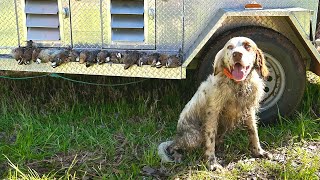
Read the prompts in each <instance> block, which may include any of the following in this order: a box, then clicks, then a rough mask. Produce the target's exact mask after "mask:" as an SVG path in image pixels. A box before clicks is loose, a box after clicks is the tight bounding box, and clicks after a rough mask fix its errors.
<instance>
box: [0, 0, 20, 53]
mask: <svg viewBox="0 0 320 180" xmlns="http://www.w3.org/2000/svg"><path fill="white" fill-rule="evenodd" d="M0 18H1V20H0V54H2V53H3V54H8V53H10V49H11V48H13V47H17V46H19V39H18V31H17V21H16V11H15V1H14V0H7V1H0Z"/></svg>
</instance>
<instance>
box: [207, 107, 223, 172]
mask: <svg viewBox="0 0 320 180" xmlns="http://www.w3.org/2000/svg"><path fill="white" fill-rule="evenodd" d="M218 117H219V112H217V111H212V109H210V108H208V110H207V111H206V122H205V124H204V126H205V127H204V128H205V129H204V130H205V132H204V133H205V134H204V137H205V146H206V150H205V160H206V161H207V166H208V168H209V170H211V171H213V170H216V169H218V168H219V169H220V168H221V166H220V165H219V164H218V162H217V159H216V156H215V140H216V136H217V129H218Z"/></svg>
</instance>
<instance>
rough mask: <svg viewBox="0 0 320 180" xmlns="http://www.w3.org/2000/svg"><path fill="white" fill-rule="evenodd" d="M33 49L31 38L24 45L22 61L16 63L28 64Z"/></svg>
mask: <svg viewBox="0 0 320 180" xmlns="http://www.w3.org/2000/svg"><path fill="white" fill-rule="evenodd" d="M34 49H35V46H34V43H33V41H32V40H29V41H27V46H26V47H25V49H24V51H23V55H22V62H20V63H19V62H18V64H23V63H24V64H30V61H31V59H32V53H33V50H34Z"/></svg>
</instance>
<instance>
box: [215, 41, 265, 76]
mask: <svg viewBox="0 0 320 180" xmlns="http://www.w3.org/2000/svg"><path fill="white" fill-rule="evenodd" d="M213 67H214V70H213V72H214V75H217V74H219V73H220V72H224V73H225V74H228V76H229V78H232V79H233V80H235V81H243V80H245V79H246V78H247V76H248V75H249V74H250V73H251V72H252V70H254V69H256V70H257V71H259V72H260V74H261V76H262V77H263V78H266V77H267V76H268V68H267V66H266V65H265V59H264V56H263V53H262V51H261V50H260V49H259V48H258V47H257V45H256V43H254V42H253V41H252V40H251V39H249V38H247V37H234V38H232V39H230V40H229V41H228V42H227V43H226V44H225V46H224V47H223V48H222V49H221V50H220V51H219V52H218V53H217V55H216V57H215V60H214V65H213Z"/></svg>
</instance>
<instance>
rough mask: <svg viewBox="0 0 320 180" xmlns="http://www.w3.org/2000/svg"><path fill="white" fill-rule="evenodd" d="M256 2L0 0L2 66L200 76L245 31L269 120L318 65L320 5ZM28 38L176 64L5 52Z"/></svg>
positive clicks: (288, 104)
mask: <svg viewBox="0 0 320 180" xmlns="http://www.w3.org/2000/svg"><path fill="white" fill-rule="evenodd" d="M256 2H257V3H259V4H261V5H262V8H261V9H248V8H244V7H245V6H246V5H248V3H252V1H250V0H236V1H234V0H224V1H212V0H200V1H195V0H1V1H0V18H1V21H0V70H6V71H30V72H48V73H69V74H87V75H89V74H91V75H104V76H123V77H143V78H165V79H185V78H188V77H187V75H186V72H187V70H188V69H192V68H198V79H200V80H203V79H205V78H206V76H207V75H208V74H209V73H211V72H212V60H213V59H214V56H215V54H216V53H217V52H218V50H220V49H221V48H222V46H223V45H224V43H225V42H226V41H227V40H229V39H230V38H231V37H234V36H247V37H249V38H251V39H253V40H254V41H255V42H256V43H257V44H258V46H259V47H260V48H261V49H262V50H263V51H264V53H265V57H266V60H267V65H268V67H269V70H270V76H269V77H268V79H267V80H266V84H267V87H266V89H265V91H266V95H265V99H264V101H263V106H262V110H261V114H260V116H261V118H262V120H263V121H264V122H272V121H274V120H275V119H276V117H277V116H278V112H280V114H281V115H287V114H290V113H291V112H292V111H293V110H294V109H295V107H296V106H297V105H298V103H299V102H300V101H301V98H302V95H303V92H304V88H305V79H306V78H305V72H306V69H308V68H310V67H319V62H320V56H319V54H318V52H317V51H316V48H315V47H314V38H313V37H314V33H315V29H316V20H317V19H316V18H317V11H318V3H319V2H318V0H283V1H278V0H256ZM29 40H32V41H33V42H34V43H33V44H32V46H35V47H38V48H44V49H48V50H50V49H51V50H53V49H59V50H61V51H63V49H66V48H69V49H68V52H69V51H75V52H80V51H84V50H88V51H89V52H95V51H96V50H104V51H106V52H120V54H121V53H128V52H129V53H132V52H134V53H139V54H145V55H153V54H157V55H158V57H157V58H159V56H164V57H166V58H167V60H168V58H169V57H177V58H178V60H180V61H181V65H180V64H179V66H178V67H176V66H175V67H174V68H166V67H165V65H164V64H162V65H163V67H161V68H155V67H153V65H151V64H147V65H142V66H140V67H139V66H137V65H133V66H132V67H130V68H128V69H124V68H123V66H124V65H123V64H122V63H124V62H119V63H110V62H109V63H104V64H101V65H96V64H94V65H92V66H90V67H86V66H84V65H83V64H80V63H79V62H68V63H63V64H61V65H60V66H58V67H56V68H53V67H52V66H51V64H50V63H43V62H42V63H35V62H32V61H31V63H30V64H28V65H18V63H17V62H16V61H15V60H14V59H13V58H12V56H10V54H11V51H12V50H13V49H15V48H17V47H22V48H23V47H26V46H28V45H27V42H28V41H29ZM29 42H30V41H29ZM116 57H117V54H115V58H116ZM160 64H161V62H160ZM310 64H311V65H310ZM160 66H161V65H160ZM160 66H158V67H160ZM314 69H316V68H314ZM318 72H319V71H318Z"/></svg>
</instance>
